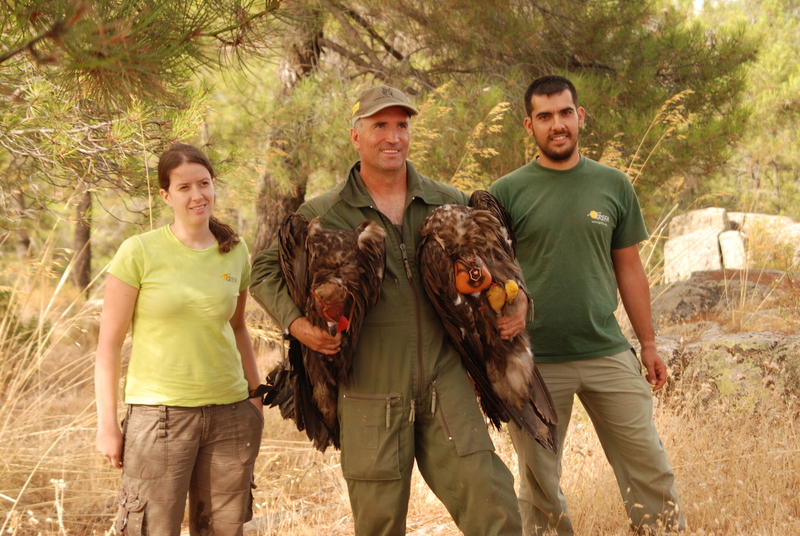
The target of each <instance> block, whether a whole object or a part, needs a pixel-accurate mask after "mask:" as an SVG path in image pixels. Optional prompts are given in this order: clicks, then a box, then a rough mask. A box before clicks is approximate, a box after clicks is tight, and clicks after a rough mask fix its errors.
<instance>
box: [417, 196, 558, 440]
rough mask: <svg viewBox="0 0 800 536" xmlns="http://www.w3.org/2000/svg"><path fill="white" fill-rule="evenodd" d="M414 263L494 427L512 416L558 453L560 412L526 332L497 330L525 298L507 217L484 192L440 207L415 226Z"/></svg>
mask: <svg viewBox="0 0 800 536" xmlns="http://www.w3.org/2000/svg"><path fill="white" fill-rule="evenodd" d="M420 234H421V235H422V241H421V243H420V245H419V248H418V249H417V261H418V264H419V266H420V271H421V274H422V282H423V285H424V287H425V291H426V292H427V294H428V297H429V298H430V299H431V301H432V302H433V305H434V307H435V308H436V310H437V312H438V313H439V316H440V317H441V319H442V323H443V324H444V327H445V330H446V331H447V334H448V336H449V338H450V340H451V341H452V343H453V345H454V346H455V347H456V349H457V350H458V352H459V354H460V355H461V359H462V362H463V363H464V366H465V368H466V369H467V372H469V374H470V376H471V377H472V380H473V382H474V384H475V388H476V390H477V392H478V393H479V396H480V404H481V408H482V409H483V412H484V414H485V415H486V417H487V418H488V419H489V421H490V422H491V423H492V424H493V425H494V426H495V427H497V428H500V423H501V422H508V421H509V420H513V421H514V422H515V423H517V424H518V425H519V426H520V427H521V428H522V429H523V430H525V431H526V432H527V433H528V434H529V435H530V436H531V437H532V438H533V439H535V440H536V441H538V442H539V443H541V444H542V445H543V446H544V447H545V448H547V449H549V450H551V451H552V452H555V451H556V444H557V437H556V436H557V432H556V424H557V416H556V411H555V407H554V406H553V401H552V399H551V398H550V393H549V391H548V390H547V387H546V386H545V384H544V381H543V380H542V377H541V375H540V374H539V371H538V369H537V368H536V366H535V365H534V363H533V353H532V351H531V345H530V340H529V338H528V333H527V331H526V330H523V331H522V332H521V333H520V334H519V335H517V336H516V337H514V338H513V339H511V340H503V339H501V338H500V334H499V332H498V329H497V320H498V318H500V317H501V316H510V315H511V314H512V313H513V312H514V311H515V309H516V308H517V307H520V306H521V304H522V303H523V302H524V301H526V300H527V296H526V295H525V292H524V291H523V290H522V288H521V287H522V281H521V274H520V272H519V269H518V267H517V265H516V264H515V262H514V259H515V254H514V247H515V245H516V239H515V237H514V233H513V229H512V226H511V216H510V215H509V214H508V212H507V211H506V210H505V208H503V206H502V205H500V203H499V202H498V201H497V200H496V199H495V198H494V197H493V196H492V195H491V194H489V193H488V192H486V191H483V190H478V191H476V192H475V193H473V194H472V196H471V197H470V201H469V206H462V205H444V206H441V207H438V208H437V209H435V210H434V211H433V212H431V213H430V214H429V215H428V217H427V218H426V219H425V221H423V223H422V226H421V227H420Z"/></svg>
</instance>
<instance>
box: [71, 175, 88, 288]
mask: <svg viewBox="0 0 800 536" xmlns="http://www.w3.org/2000/svg"><path fill="white" fill-rule="evenodd" d="M91 234H92V192H90V191H89V190H88V189H86V190H84V191H83V193H82V194H80V198H79V199H78V208H77V210H76V212H75V265H74V269H73V273H72V276H73V280H74V282H75V286H76V287H78V289H79V290H81V291H82V292H88V290H89V283H90V282H91V281H92V244H91V242H90V238H91Z"/></svg>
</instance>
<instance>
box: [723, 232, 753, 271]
mask: <svg viewBox="0 0 800 536" xmlns="http://www.w3.org/2000/svg"><path fill="white" fill-rule="evenodd" d="M719 250H720V253H721V254H722V266H723V267H725V269H727V270H743V269H744V268H747V250H746V248H745V235H744V233H742V232H741V231H723V232H721V233H720V234H719Z"/></svg>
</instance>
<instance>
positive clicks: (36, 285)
mask: <svg viewBox="0 0 800 536" xmlns="http://www.w3.org/2000/svg"><path fill="white" fill-rule="evenodd" d="M5 275H8V274H7V273H6V274H5ZM51 276H52V274H51ZM58 283H59V280H58V279H52V278H51V277H50V276H46V274H44V273H43V272H42V269H41V267H37V266H36V265H35V264H31V265H30V266H28V267H27V268H25V269H24V270H22V271H21V272H20V276H19V277H18V278H17V279H16V282H15V283H14V285H13V286H12V287H3V289H0V290H2V291H3V292H5V296H6V297H5V302H4V305H3V306H2V308H1V309H0V314H2V315H3V316H2V321H0V400H2V402H1V403H0V404H1V405H0V533H2V534H10V535H38V534H42V535H56V534H70V535H84V534H86V535H89V534H98V535H99V534H104V533H106V532H107V531H108V530H109V528H110V527H111V524H112V518H113V516H114V513H115V502H116V501H115V497H116V489H117V486H118V481H119V473H118V472H117V471H115V470H112V469H111V468H110V467H109V466H108V464H107V462H106V461H105V459H103V458H102V457H101V456H100V455H99V454H98V453H97V452H96V451H95V448H94V434H95V415H94V404H93V388H92V384H91V382H92V360H93V351H94V340H95V331H96V322H97V311H96V309H94V308H93V307H92V306H91V305H92V304H91V302H90V303H89V306H88V307H87V306H85V305H84V302H83V301H82V300H79V299H77V297H76V296H70V295H69V292H70V291H69V287H68V286H66V285H64V286H61V287H58ZM264 354H265V355H264V356H262V357H261V358H260V359H261V364H260V365H261V371H262V373H265V372H266V371H267V370H268V369H269V368H270V366H271V364H272V363H274V361H275V360H276V359H277V356H276V355H274V353H273V354H269V353H267V352H265V353H264ZM656 402H657V408H656V421H657V425H658V428H659V430H660V432H661V435H662V438H663V439H664V441H665V443H666V448H667V452H668V454H669V456H670V460H671V462H672V464H673V466H674V468H675V472H676V475H677V479H678V487H679V492H680V494H681V499H682V503H683V508H684V511H685V513H686V517H687V522H688V524H689V529H688V531H687V535H698V536H700V535H702V536H706V535H725V536H745V535H746V536H761V535H764V536H767V535H769V536H796V535H797V534H800V494H798V493H797V492H796V490H797V489H800V431H798V425H797V416H798V415H797V414H798V408H795V407H787V406H784V405H781V403H780V402H773V401H770V402H767V403H765V404H766V405H762V406H759V407H758V408H757V409H755V410H752V411H748V412H740V411H730V410H723V409H715V408H704V409H702V410H701V409H697V408H695V409H692V410H691V411H689V410H679V409H675V408H671V407H669V406H667V405H666V404H660V403H658V402H659V401H658V400H656ZM266 422H267V426H266V430H265V435H264V440H263V443H262V446H261V456H260V458H259V460H258V464H257V478H256V481H257V484H258V486H259V487H258V489H257V490H256V492H255V499H256V516H257V517H258V518H259V522H260V529H259V530H258V531H257V532H255V533H257V534H281V535H297V536H301V535H303V536H304V535H315V536H316V535H318V534H326V535H332V536H333V535H346V534H352V519H351V516H350V511H349V505H348V500H347V489H346V486H345V484H344V481H343V479H342V476H341V471H340V468H339V456H338V453H336V452H328V453H326V454H325V455H322V454H320V453H318V452H316V451H314V450H312V449H311V448H310V447H309V444H308V442H307V441H306V440H305V437H304V435H303V434H301V433H298V432H297V431H296V430H294V428H293V425H292V423H289V422H286V421H282V420H281V418H280V415H279V414H278V412H277V411H268V412H267V416H266ZM493 439H494V442H495V446H496V448H497V451H498V452H499V454H500V456H501V457H502V458H503V459H504V460H505V462H506V463H507V464H508V465H509V467H510V468H511V469H512V471H513V472H514V473H515V474H516V461H515V457H514V452H513V448H512V446H511V442H510V440H509V438H508V436H507V434H506V433H505V432H499V433H494V432H493ZM563 485H564V489H565V492H566V494H567V497H568V500H569V501H570V506H571V510H572V515H573V521H574V524H575V527H576V529H577V533H579V534H581V535H608V536H614V535H626V534H629V532H628V529H627V523H626V519H625V514H624V511H623V509H622V505H621V501H620V498H619V491H618V490H617V489H616V482H615V480H614V478H613V475H612V472H611V469H610V467H609V466H608V464H607V462H606V460H605V458H604V456H603V452H602V449H601V448H600V446H599V444H598V442H597V438H596V436H595V435H594V432H593V430H592V427H591V425H590V423H589V422H588V418H587V416H586V414H585V413H584V412H583V411H582V410H580V409H577V408H576V410H575V412H574V414H573V416H572V423H571V431H570V434H569V437H568V441H567V445H566V449H565V469H564V478H563ZM408 532H409V533H410V534H417V535H423V534H437V535H455V534H459V531H458V530H457V529H456V528H455V526H454V524H453V523H452V521H451V520H450V518H449V516H448V514H447V512H446V511H445V510H444V508H443V507H442V506H441V504H440V503H439V502H438V500H437V499H436V498H435V497H434V496H433V495H432V494H431V493H430V492H429V490H428V489H427V487H426V486H425V484H424V482H422V480H421V478H420V477H419V476H418V475H416V474H415V480H414V486H413V493H412V498H411V504H410V511H409V517H408Z"/></svg>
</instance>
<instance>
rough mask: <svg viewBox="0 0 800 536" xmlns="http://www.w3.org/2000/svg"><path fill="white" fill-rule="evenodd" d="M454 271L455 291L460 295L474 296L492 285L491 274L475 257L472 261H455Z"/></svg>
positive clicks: (479, 259) (478, 258)
mask: <svg viewBox="0 0 800 536" xmlns="http://www.w3.org/2000/svg"><path fill="white" fill-rule="evenodd" d="M455 270H456V290H458V291H459V292H460V293H461V294H474V293H476V292H480V291H482V290H485V289H487V288H489V285H491V284H492V274H491V273H490V272H489V269H488V268H486V266H485V265H484V264H483V261H481V258H480V257H478V256H477V255H475V257H474V258H472V259H467V260H461V259H459V260H457V261H456V262H455Z"/></svg>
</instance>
